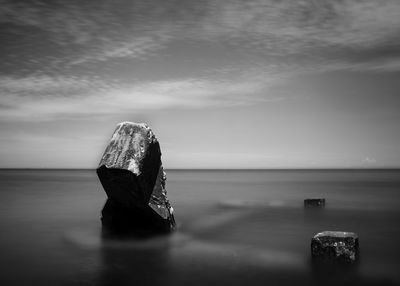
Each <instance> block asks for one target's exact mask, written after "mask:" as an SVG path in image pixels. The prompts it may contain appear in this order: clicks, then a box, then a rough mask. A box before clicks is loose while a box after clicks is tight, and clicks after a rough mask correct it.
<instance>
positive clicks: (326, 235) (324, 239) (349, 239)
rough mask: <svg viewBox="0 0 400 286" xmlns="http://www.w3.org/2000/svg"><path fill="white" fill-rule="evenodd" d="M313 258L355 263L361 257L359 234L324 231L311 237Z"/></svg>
mask: <svg viewBox="0 0 400 286" xmlns="http://www.w3.org/2000/svg"><path fill="white" fill-rule="evenodd" d="M311 256H312V258H313V260H323V261H334V262H346V263H353V262H356V261H357V260H358V258H359V245H358V235H357V234H355V233H353V232H342V231H324V232H320V233H318V234H316V235H315V236H314V237H313V238H312V239H311Z"/></svg>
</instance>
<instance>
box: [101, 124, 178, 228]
mask: <svg viewBox="0 0 400 286" xmlns="http://www.w3.org/2000/svg"><path fill="white" fill-rule="evenodd" d="M97 174H98V177H99V179H100V182H101V184H102V185H103V188H104V190H105V192H106V193H107V196H108V200H107V202H106V204H105V206H104V208H103V210H102V221H103V224H105V225H107V226H111V227H118V228H133V229H137V230H143V229H145V230H148V231H158V230H159V231H169V230H171V229H173V228H174V227H175V221H174V216H173V209H172V207H171V206H170V203H169V201H168V199H167V193H166V189H165V183H166V175H165V172H164V170H163V166H162V163H161V151H160V145H159V143H158V141H157V139H156V137H155V136H154V134H153V132H152V130H151V129H150V128H149V127H148V126H147V125H146V124H143V123H133V122H122V123H120V124H118V125H117V128H116V129H115V131H114V134H113V136H112V138H111V141H110V143H109V144H108V146H107V148H106V150H105V152H104V154H103V156H102V158H101V160H100V163H99V167H98V168H97Z"/></svg>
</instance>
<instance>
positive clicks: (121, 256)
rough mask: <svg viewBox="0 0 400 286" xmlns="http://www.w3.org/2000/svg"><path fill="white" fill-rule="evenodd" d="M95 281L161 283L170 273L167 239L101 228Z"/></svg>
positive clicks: (119, 283)
mask: <svg viewBox="0 0 400 286" xmlns="http://www.w3.org/2000/svg"><path fill="white" fill-rule="evenodd" d="M101 237H102V245H101V267H100V273H99V278H98V283H96V285H164V284H165V283H164V282H165V281H166V280H169V278H168V277H169V274H170V263H171V261H170V239H169V237H168V236H166V235H159V236H154V237H147V238H138V237H132V236H121V235H110V233H108V231H107V230H106V231H103V233H102V235H101Z"/></svg>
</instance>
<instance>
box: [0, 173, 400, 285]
mask: <svg viewBox="0 0 400 286" xmlns="http://www.w3.org/2000/svg"><path fill="white" fill-rule="evenodd" d="M167 192H168V198H169V200H170V202H171V205H172V206H173V208H174V215H175V219H176V222H177V228H176V230H175V231H174V232H173V233H171V234H168V235H159V236H154V237H148V238H136V237H107V236H104V232H103V229H102V225H101V220H100V214H101V210H102V207H103V205H104V203H105V201H106V198H107V196H106V194H105V192H104V190H103V188H102V186H101V184H100V182H99V180H98V178H97V175H96V172H95V170H60V169H57V170H48V169H46V170H5V169H3V170H0V285H6V286H9V285H246V286H250V285H400V170H395V169H389V170H388V169H386V170H356V169H351V170H167ZM307 198H325V200H326V205H325V206H324V207H315V208H312V207H311V208H305V207H304V199H307ZM326 230H331V231H348V232H355V233H357V234H358V236H359V245H360V259H359V261H358V262H357V263H353V264H338V265H336V264H332V265H330V264H328V265H323V266H321V265H318V263H315V262H314V261H313V260H312V259H311V251H310V243H311V238H312V237H313V236H314V235H315V234H317V233H319V232H321V231H326Z"/></svg>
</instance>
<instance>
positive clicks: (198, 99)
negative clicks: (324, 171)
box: [0, 77, 279, 120]
mask: <svg viewBox="0 0 400 286" xmlns="http://www.w3.org/2000/svg"><path fill="white" fill-rule="evenodd" d="M0 83H1V84H0V86H1V88H0V93H1V94H2V97H1V99H0V104H1V105H2V106H3V108H1V109H0V118H2V119H7V118H8V119H11V120H14V119H29V120H35V119H36V120H46V119H52V118H55V117H60V116H61V117H62V116H66V117H69V116H75V115H77V114H81V115H86V116H96V115H107V114H110V115H112V114H119V113H124V112H125V113H129V112H132V111H138V110H154V109H163V108H171V107H186V108H201V107H205V106H232V105H238V104H252V103H254V102H257V101H263V102H265V101H276V100H279V98H272V97H271V98H268V99H266V98H265V97H261V96H260V94H259V93H260V92H261V91H262V90H265V88H266V86H265V84H262V83H260V82H258V81H254V82H250V81H245V82H234V81H222V80H221V81H218V80H214V81H212V80H205V79H193V78H187V79H177V80H165V81H151V82H141V83H136V84H132V85H118V86H114V85H112V84H107V83H105V82H101V81H97V82H92V81H89V80H82V79H77V78H57V79H52V78H51V77H39V78H34V77H33V78H29V79H28V78H24V79H13V78H2V79H0ZM59 91H63V92H64V93H63V94H62V93H59Z"/></svg>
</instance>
